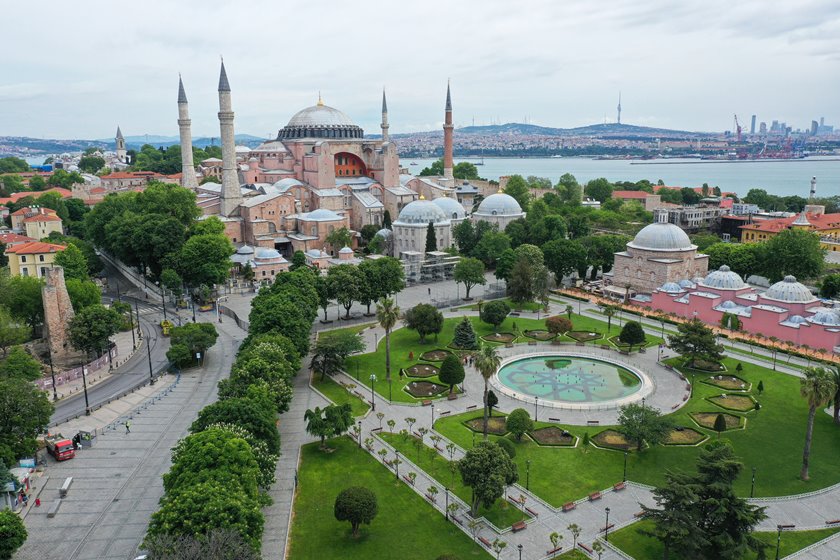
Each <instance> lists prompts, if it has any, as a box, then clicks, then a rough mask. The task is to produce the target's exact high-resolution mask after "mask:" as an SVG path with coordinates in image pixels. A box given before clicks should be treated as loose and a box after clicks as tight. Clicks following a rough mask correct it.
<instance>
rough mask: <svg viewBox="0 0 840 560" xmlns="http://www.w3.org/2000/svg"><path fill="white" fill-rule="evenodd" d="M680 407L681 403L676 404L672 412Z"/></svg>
mask: <svg viewBox="0 0 840 560" xmlns="http://www.w3.org/2000/svg"><path fill="white" fill-rule="evenodd" d="M679 407H680V403H677V404H675V405H674V406H672V407H671V410H677V409H678V408H679Z"/></svg>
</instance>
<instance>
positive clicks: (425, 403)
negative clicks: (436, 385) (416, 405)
mask: <svg viewBox="0 0 840 560" xmlns="http://www.w3.org/2000/svg"><path fill="white" fill-rule="evenodd" d="M423 406H432V401H430V400H425V401H423Z"/></svg>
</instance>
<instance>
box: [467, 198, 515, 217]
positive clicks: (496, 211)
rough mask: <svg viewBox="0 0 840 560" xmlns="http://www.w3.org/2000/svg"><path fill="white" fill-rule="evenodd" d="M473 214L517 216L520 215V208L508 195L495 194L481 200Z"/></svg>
mask: <svg viewBox="0 0 840 560" xmlns="http://www.w3.org/2000/svg"><path fill="white" fill-rule="evenodd" d="M475 213H476V214H478V215H484V216H517V215H521V214H522V207H521V206H519V203H518V202H516V199H515V198H513V197H512V196H510V195H509V194H505V193H503V192H497V193H495V194H491V195H490V196H488V197H487V198H485V199H484V200H482V201H481V204H479V205H478V210H477V211H476V212H475Z"/></svg>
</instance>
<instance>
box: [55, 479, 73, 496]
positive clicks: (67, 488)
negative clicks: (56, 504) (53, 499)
mask: <svg viewBox="0 0 840 560" xmlns="http://www.w3.org/2000/svg"><path fill="white" fill-rule="evenodd" d="M71 484H73V477H72V476H68V477H67V478H65V479H64V484H62V485H61V488H59V489H58V496H59V497H60V498H66V497H67V492H69V491H70V485H71Z"/></svg>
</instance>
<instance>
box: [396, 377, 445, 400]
mask: <svg viewBox="0 0 840 560" xmlns="http://www.w3.org/2000/svg"><path fill="white" fill-rule="evenodd" d="M403 389H405V392H406V393H408V394H409V395H411V396H412V397H414V398H416V399H420V398H423V397H434V396H436V395H438V394H440V393H442V392H444V391H446V390H448V389H449V387H447V386H446V385H438V384H437V383H432V382H431V381H411V382H410V383H407V384H406V386H405V387H403Z"/></svg>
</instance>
